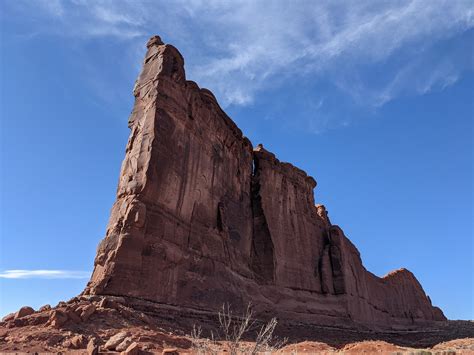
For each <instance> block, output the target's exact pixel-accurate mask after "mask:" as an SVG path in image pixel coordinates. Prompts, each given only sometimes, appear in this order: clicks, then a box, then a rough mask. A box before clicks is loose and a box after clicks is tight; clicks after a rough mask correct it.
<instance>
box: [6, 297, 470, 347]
mask: <svg viewBox="0 0 474 355" xmlns="http://www.w3.org/2000/svg"><path fill="white" fill-rule="evenodd" d="M86 311H87V312H86ZM23 313H28V312H23ZM23 313H22V314H16V315H11V316H10V317H7V320H6V321H2V322H1V323H0V352H1V353H22V352H23V353H35V352H37V353H60V352H61V353H76V354H87V353H89V354H92V353H93V351H97V350H99V351H100V353H109V354H113V353H120V352H123V353H124V354H130V355H132V354H136V352H133V349H131V350H130V352H128V353H127V352H126V351H125V350H126V349H124V347H125V345H123V344H122V349H118V350H119V351H118V350H117V349H116V348H114V347H112V348H110V347H109V349H106V344H107V342H108V341H109V340H110V338H111V337H113V336H115V335H117V334H118V333H120V332H125V334H124V336H123V337H122V338H123V339H125V338H127V339H128V343H127V344H132V343H136V345H135V347H136V348H138V349H139V353H141V354H146V353H149V354H161V353H163V351H165V353H166V351H167V353H168V354H173V351H175V352H174V354H195V353H197V351H196V350H195V349H194V348H193V343H192V339H191V338H190V336H189V334H190V333H191V329H192V326H193V325H194V324H197V325H200V326H202V328H203V334H204V336H208V334H210V330H213V331H214V333H215V329H216V317H215V315H211V314H205V313H203V312H197V311H194V313H193V312H191V311H190V310H188V309H183V308H173V307H170V306H166V307H165V306H163V305H162V306H161V307H158V306H156V307H153V308H152V307H150V306H149V305H148V306H147V307H145V306H143V305H142V307H137V306H136V305H135V307H134V308H132V307H131V306H130V305H129V304H128V303H127V301H125V300H124V299H123V298H120V297H98V296H95V297H92V298H90V297H89V298H88V297H81V298H74V299H72V300H70V301H68V302H61V303H60V304H58V306H56V307H54V308H49V307H45V308H44V309H42V310H41V311H36V312H34V313H32V314H28V315H23ZM64 315H66V316H64ZM258 326H259V325H258V323H257V325H256V327H258ZM276 333H277V336H279V337H280V338H283V337H287V338H288V343H287V344H288V345H286V346H285V347H283V348H282V349H280V350H279V351H278V352H277V353H279V354H331V353H347V354H356V353H377V354H380V353H387V354H392V353H413V354H421V353H422V352H421V351H422V350H424V351H429V352H431V353H432V354H448V353H449V354H474V323H473V322H469V321H446V322H443V323H442V324H437V325H436V327H432V328H429V329H427V328H425V329H421V330H420V329H418V330H412V331H405V332H399V331H398V332H396V331H392V332H388V331H385V332H373V331H367V330H362V329H341V328H338V329H336V328H329V327H318V326H317V325H308V324H306V325H302V324H290V323H285V322H280V323H279V324H278V326H277V328H276ZM253 337H254V333H253V332H252V331H250V332H249V334H248V338H246V339H245V340H246V341H247V342H248V341H251V339H252V338H253ZM119 338H120V336H119ZM120 341H122V340H120ZM124 341H125V340H124ZM127 344H126V345H127ZM88 345H89V349H87V348H88ZM216 346H218V347H220V348H219V349H220V350H221V353H226V352H227V351H225V350H226V344H225V342H217V343H216ZM125 348H126V347H125ZM132 348H133V347H132Z"/></svg>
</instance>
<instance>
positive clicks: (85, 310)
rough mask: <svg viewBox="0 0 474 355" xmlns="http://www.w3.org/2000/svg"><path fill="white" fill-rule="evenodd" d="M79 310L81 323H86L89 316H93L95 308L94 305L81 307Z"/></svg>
mask: <svg viewBox="0 0 474 355" xmlns="http://www.w3.org/2000/svg"><path fill="white" fill-rule="evenodd" d="M80 310H81V319H82V321H84V322H86V321H87V320H88V319H89V318H90V316H91V315H93V314H94V312H95V310H96V306H95V305H94V304H88V305H85V306H81V308H80Z"/></svg>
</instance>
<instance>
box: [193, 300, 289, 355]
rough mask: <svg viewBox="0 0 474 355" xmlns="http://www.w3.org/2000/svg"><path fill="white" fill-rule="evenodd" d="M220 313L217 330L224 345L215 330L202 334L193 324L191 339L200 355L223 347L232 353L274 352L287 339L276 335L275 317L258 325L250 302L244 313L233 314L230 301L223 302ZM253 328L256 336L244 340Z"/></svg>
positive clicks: (231, 354)
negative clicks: (204, 335) (208, 336)
mask: <svg viewBox="0 0 474 355" xmlns="http://www.w3.org/2000/svg"><path fill="white" fill-rule="evenodd" d="M217 315H218V319H219V329H217V331H216V336H217V338H219V340H222V341H225V345H224V344H221V342H220V341H218V340H216V337H215V335H214V333H213V332H211V336H210V338H205V337H203V336H202V328H201V327H200V326H196V325H194V326H193V330H192V332H191V341H192V343H193V349H194V351H196V353H197V354H211V355H214V354H218V353H219V352H220V348H221V347H223V346H225V347H226V348H227V350H228V352H229V354H230V355H237V354H239V353H241V354H251V355H256V354H258V353H267V352H270V353H271V352H273V351H276V350H277V349H279V348H281V347H282V346H283V345H284V344H285V343H286V341H287V340H286V339H283V340H281V339H278V338H276V337H275V336H274V335H273V333H274V331H275V328H276V326H277V324H278V321H277V319H276V318H272V319H270V321H268V322H267V323H265V324H263V325H261V326H260V327H258V326H257V325H256V322H257V321H256V320H255V319H253V318H252V317H253V311H252V308H251V305H250V304H249V305H248V306H247V308H246V310H245V312H244V313H243V314H242V315H241V316H236V315H234V314H233V313H232V310H231V308H230V306H229V304H223V305H222V308H221V309H220V310H219V312H218V314H217ZM252 329H258V330H257V331H256V336H255V339H253V341H249V342H244V341H243V337H244V335H245V334H247V333H248V332H249V331H250V330H252Z"/></svg>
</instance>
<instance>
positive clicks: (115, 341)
mask: <svg viewBox="0 0 474 355" xmlns="http://www.w3.org/2000/svg"><path fill="white" fill-rule="evenodd" d="M127 337H128V332H126V331H123V332H119V333H117V334H115V335H114V336H112V337H111V338H110V339H109V340H107V342H106V343H105V345H104V349H106V350H115V348H116V347H117V346H118V345H119V344H120V343H122V342H123V341H124V340H125V338H127Z"/></svg>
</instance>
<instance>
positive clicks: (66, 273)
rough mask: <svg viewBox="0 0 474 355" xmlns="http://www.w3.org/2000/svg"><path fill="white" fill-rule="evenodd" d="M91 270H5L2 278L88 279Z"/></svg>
mask: <svg viewBox="0 0 474 355" xmlns="http://www.w3.org/2000/svg"><path fill="white" fill-rule="evenodd" d="M90 275H91V273H90V272H89V271H71V270H4V271H1V272H0V278H1V279H88V278H89V277H90Z"/></svg>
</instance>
